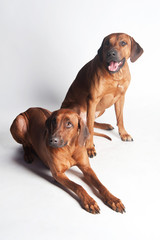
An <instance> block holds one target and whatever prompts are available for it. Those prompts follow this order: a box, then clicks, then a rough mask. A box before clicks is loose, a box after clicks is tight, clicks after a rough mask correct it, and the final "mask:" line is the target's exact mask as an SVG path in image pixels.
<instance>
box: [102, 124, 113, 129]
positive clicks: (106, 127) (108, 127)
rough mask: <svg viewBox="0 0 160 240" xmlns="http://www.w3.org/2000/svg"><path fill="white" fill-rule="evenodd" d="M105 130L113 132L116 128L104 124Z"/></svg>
mask: <svg viewBox="0 0 160 240" xmlns="http://www.w3.org/2000/svg"><path fill="white" fill-rule="evenodd" d="M104 126H105V130H113V129H114V127H113V126H112V125H111V124H107V123H104Z"/></svg>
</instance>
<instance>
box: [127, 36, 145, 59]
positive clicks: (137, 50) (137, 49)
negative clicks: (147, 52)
mask: <svg viewBox="0 0 160 240" xmlns="http://www.w3.org/2000/svg"><path fill="white" fill-rule="evenodd" d="M142 53H143V49H142V48H141V46H140V45H139V44H138V43H137V42H136V41H135V40H134V38H131V55H130V60H131V62H135V61H136V60H137V59H138V58H139V57H140V56H141V55H142Z"/></svg>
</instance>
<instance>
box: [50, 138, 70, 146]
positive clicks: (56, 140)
mask: <svg viewBox="0 0 160 240" xmlns="http://www.w3.org/2000/svg"><path fill="white" fill-rule="evenodd" d="M66 144H67V143H65V142H64V140H63V139H62V138H61V137H60V136H51V137H50V138H49V146H50V147H53V148H61V147H64V146H65V145H66Z"/></svg>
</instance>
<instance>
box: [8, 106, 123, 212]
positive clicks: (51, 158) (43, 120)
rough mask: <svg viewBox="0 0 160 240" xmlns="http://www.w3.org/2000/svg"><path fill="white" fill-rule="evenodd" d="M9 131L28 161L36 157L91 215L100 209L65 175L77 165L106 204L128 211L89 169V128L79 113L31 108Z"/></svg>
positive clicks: (19, 116)
mask: <svg viewBox="0 0 160 240" xmlns="http://www.w3.org/2000/svg"><path fill="white" fill-rule="evenodd" d="M10 130H11V134H12V136H13V138H14V139H15V140H16V141H17V142H18V143H20V144H22V145H23V149H24V158H25V160H26V161H27V162H32V161H33V158H34V155H35V154H36V155H37V156H38V157H39V158H40V159H41V160H42V161H43V162H44V164H45V165H46V166H47V167H49V169H50V170H51V173H52V175H53V178H54V179H55V180H56V181H57V182H59V183H60V184H62V185H63V186H64V187H66V188H69V189H70V190H72V191H73V192H74V193H75V194H77V195H78V197H79V198H80V201H81V204H82V206H83V208H84V209H86V210H87V211H88V212H91V213H93V214H95V213H99V211H100V209H99V206H98V205H97V203H96V202H95V201H94V199H92V198H91V197H90V196H89V195H88V193H87V192H86V191H85V190H84V189H83V188H82V187H81V186H80V185H78V184H76V183H74V182H72V181H71V180H69V179H68V177H67V176H66V175H65V171H66V170H67V169H69V168H70V167H72V166H75V165H76V166H77V167H79V169H80V170H81V171H82V172H83V174H84V177H85V179H86V180H87V183H88V184H90V185H93V186H94V187H95V188H96V189H97V190H98V191H99V193H100V195H101V196H102V199H103V201H104V203H105V204H106V205H108V206H109V207H110V208H112V209H113V210H115V211H117V212H121V213H123V212H124V211H125V208H124V205H123V204H122V202H121V201H120V200H119V199H118V198H116V197H115V196H113V195H112V194H111V193H110V192H109V191H108V190H107V189H106V188H105V186H104V185H102V183H101V182H100V181H99V179H98V178H97V176H96V174H95V173H94V171H93V170H92V168H91V167H90V164H89V159H88V156H87V151H86V148H85V146H84V144H85V141H86V139H87V138H88V134H89V133H88V128H87V127H86V125H85V124H84V122H83V120H82V119H81V118H80V116H79V115H78V114H77V113H75V112H73V111H71V110H69V109H61V110H58V111H55V112H53V113H52V114H51V113H50V112H49V111H48V110H45V109H42V108H30V109H28V110H27V111H26V112H24V113H21V114H20V115H18V116H17V117H16V119H15V120H14V121H13V123H12V125H11V129H10Z"/></svg>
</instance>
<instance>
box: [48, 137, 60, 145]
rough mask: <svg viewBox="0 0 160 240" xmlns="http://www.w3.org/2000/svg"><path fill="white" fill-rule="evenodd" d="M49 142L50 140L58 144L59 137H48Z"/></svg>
mask: <svg viewBox="0 0 160 240" xmlns="http://www.w3.org/2000/svg"><path fill="white" fill-rule="evenodd" d="M49 142H50V144H58V143H59V138H58V137H53V138H50V140H49Z"/></svg>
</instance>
